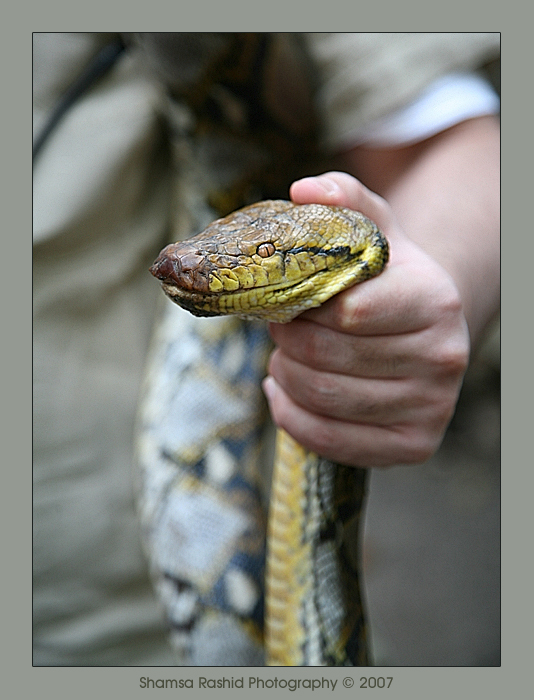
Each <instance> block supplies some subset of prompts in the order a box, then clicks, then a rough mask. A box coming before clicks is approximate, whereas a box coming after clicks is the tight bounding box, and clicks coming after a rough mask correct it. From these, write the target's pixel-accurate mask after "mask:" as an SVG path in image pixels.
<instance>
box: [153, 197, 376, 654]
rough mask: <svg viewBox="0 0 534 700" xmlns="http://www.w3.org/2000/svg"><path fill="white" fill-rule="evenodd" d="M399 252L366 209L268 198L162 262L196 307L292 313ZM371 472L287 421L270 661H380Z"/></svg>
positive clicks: (269, 589)
mask: <svg viewBox="0 0 534 700" xmlns="http://www.w3.org/2000/svg"><path fill="white" fill-rule="evenodd" d="M388 257H389V247H388V242H387V240H386V238H385V236H384V235H383V234H382V232H381V231H380V230H379V229H378V227H377V226H376V224H375V223H374V222H372V221H371V220H370V219H368V218H367V217H365V216H364V215H363V214H362V213H360V212H357V211H353V210H351V209H348V208H345V207H338V206H327V205H321V204H295V203H292V202H289V201H286V200H264V201H260V202H257V203H255V204H251V205H248V206H245V207H243V208H241V209H239V210H237V211H235V212H233V213H231V214H229V215H227V216H225V217H223V218H220V219H217V220H215V221H214V222H212V223H211V224H210V225H208V226H207V227H206V228H205V230H203V231H202V232H201V233H199V234H197V235H195V236H192V237H191V238H188V239H186V240H184V241H180V242H178V243H172V244H169V245H167V246H166V247H165V248H164V249H163V250H162V251H161V253H160V254H159V256H158V257H157V259H156V260H155V262H154V264H153V265H152V267H151V268H150V272H151V273H152V275H154V277H156V278H157V279H158V280H159V281H160V282H161V286H162V289H163V292H164V293H165V295H166V296H167V297H168V298H169V299H170V300H171V301H173V302H174V303H175V304H177V305H178V306H180V307H182V308H183V309H185V310H187V311H188V312H190V313H191V314H193V316H199V317H211V316H236V317H238V318H240V319H245V320H247V321H254V322H258V321H264V322H265V321H268V322H275V323H288V322H290V321H292V320H293V319H294V318H295V317H297V316H298V315H299V314H301V313H302V312H303V311H305V310H307V309H311V308H315V307H318V306H320V305H321V304H323V303H324V302H325V301H327V300H328V299H330V298H331V297H332V296H334V295H336V294H338V293H339V292H341V291H343V290H345V289H347V288H349V287H351V286H352V285H354V284H357V283H360V282H363V281H365V280H367V279H369V278H371V277H374V276H376V275H378V274H380V273H381V272H382V271H383V269H384V267H385V266H386V263H387V261H388ZM366 474H367V470H366V469H364V468H360V467H357V466H347V465H344V464H337V463H334V462H331V461H329V460H327V459H325V458H323V457H321V456H320V455H318V454H315V453H313V452H311V451H310V450H308V449H306V448H304V447H303V446H302V445H300V444H299V443H298V442H297V441H296V440H294V439H293V438H292V437H291V436H290V435H289V434H288V433H287V432H286V431H284V430H283V429H281V428H278V429H277V434H276V450H275V458H274V469H273V477H272V486H271V494H270V503H269V514H268V523H267V556H266V573H265V622H264V624H265V634H264V641H263V643H264V645H265V655H266V664H267V665H270V666H365V665H369V651H368V634H367V625H366V621H365V615H364V606H363V603H362V595H361V584H360V580H359V578H360V575H359V565H358V562H357V561H354V557H353V556H352V555H351V548H350V547H349V541H350V540H351V539H352V541H354V538H356V537H358V524H359V522H360V519H361V513H362V509H363V505H364V499H365V491H366ZM195 488H198V484H197V486H196V487H195ZM199 488H202V482H201V481H200V487H199ZM176 585H178V583H177V584H176ZM180 585H182V586H183V584H180ZM244 622H246V621H244Z"/></svg>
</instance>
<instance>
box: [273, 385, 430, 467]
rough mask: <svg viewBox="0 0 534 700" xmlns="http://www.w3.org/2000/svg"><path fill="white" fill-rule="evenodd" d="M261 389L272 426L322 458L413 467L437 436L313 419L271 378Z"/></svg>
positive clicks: (402, 428)
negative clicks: (262, 389) (282, 430)
mask: <svg viewBox="0 0 534 700" xmlns="http://www.w3.org/2000/svg"><path fill="white" fill-rule="evenodd" d="M263 388H264V391H265V394H266V396H267V398H268V401H269V407H270V410H271V414H272V416H273V420H274V422H275V423H276V425H277V426H278V427H280V428H283V429H284V430H286V431H287V432H288V433H289V434H290V435H291V436H292V437H293V438H294V439H295V440H297V442H299V443H300V444H301V445H303V446H304V447H306V448H307V449H309V450H311V451H313V452H316V453H317V454H319V455H321V456H322V457H324V458H326V459H330V460H332V461H334V462H339V463H340V464H347V465H349V466H359V467H386V466H392V465H394V464H417V463H420V462H423V461H425V460H426V459H428V458H429V457H430V455H432V454H433V452H434V451H435V449H436V448H437V445H438V444H439V437H433V436H432V435H431V434H430V433H429V432H428V431H419V430H417V429H416V428H415V427H414V426H411V425H402V426H396V427H383V426H376V425H358V424H354V423H347V422H344V421H340V420H336V419H332V418H325V417H322V416H315V415H313V414H311V413H309V412H308V411H306V410H305V409H304V408H302V407H301V406H299V405H298V404H296V403H294V402H293V401H292V400H291V399H290V398H289V397H288V396H287V394H286V393H285V392H284V391H283V389H282V388H281V387H280V386H279V385H278V384H277V382H276V381H275V379H274V378H273V377H268V378H267V379H266V380H264V383H263Z"/></svg>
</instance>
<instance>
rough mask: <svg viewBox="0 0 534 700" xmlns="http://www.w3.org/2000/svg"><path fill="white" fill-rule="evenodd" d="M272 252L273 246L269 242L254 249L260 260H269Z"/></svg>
mask: <svg viewBox="0 0 534 700" xmlns="http://www.w3.org/2000/svg"><path fill="white" fill-rule="evenodd" d="M274 251H275V248H274V245H273V244H272V243H270V242H267V243H260V245H259V246H258V247H257V249H256V253H257V254H258V255H259V256H260V257H261V258H269V257H270V256H271V255H274Z"/></svg>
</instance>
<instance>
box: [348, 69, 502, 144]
mask: <svg viewBox="0 0 534 700" xmlns="http://www.w3.org/2000/svg"><path fill="white" fill-rule="evenodd" d="M499 107H500V100H499V97H498V95H497V93H496V92H495V90H494V89H493V87H492V85H491V84H490V83H489V82H488V81H487V80H485V79H484V78H483V77H481V76H480V75H477V74H476V73H454V74H449V75H446V76H443V77H442V78H438V79H437V80H435V81H434V82H433V83H432V84H431V85H430V86H429V87H428V89H427V90H426V91H425V92H424V93H423V94H422V95H421V97H419V98H418V99H417V100H416V101H415V102H412V104H410V105H408V106H407V107H403V108H402V109H399V110H398V111H396V112H394V113H393V114H391V115H389V116H387V117H385V118H384V119H380V120H377V121H375V122H373V123H372V124H369V125H367V126H365V127H364V128H362V129H357V130H355V131H353V132H351V133H350V134H347V135H346V136H345V138H344V139H343V141H344V144H345V145H346V146H348V145H350V146H356V145H366V146H377V147H388V146H389V147H395V146H407V145H409V144H412V143H417V142H418V141H423V140H424V139H427V138H429V137H430V136H434V134H437V133H439V132H440V131H443V130H444V129H448V128H449V127H451V126H454V125H455V124H459V123H460V122H462V121H465V120H466V119H473V118H474V117H480V116H484V115H488V114H497V113H498V112H499Z"/></svg>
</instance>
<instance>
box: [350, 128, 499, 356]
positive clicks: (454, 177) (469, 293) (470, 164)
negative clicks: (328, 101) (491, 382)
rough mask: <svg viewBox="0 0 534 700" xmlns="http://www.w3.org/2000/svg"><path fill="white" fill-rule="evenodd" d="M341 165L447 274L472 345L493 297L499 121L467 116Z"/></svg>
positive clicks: (364, 151)
mask: <svg viewBox="0 0 534 700" xmlns="http://www.w3.org/2000/svg"><path fill="white" fill-rule="evenodd" d="M345 166H346V169H347V171H348V172H350V173H351V174H353V175H355V176H356V177H358V178H359V179H361V181H362V182H364V183H365V184H366V185H367V186H368V187H369V188H370V189H372V190H374V191H376V192H378V193H379V194H380V195H382V196H383V197H384V198H385V199H387V200H388V202H389V204H390V205H391V207H392V208H393V210H394V212H395V214H396V216H397V218H398V220H399V222H400V224H401V226H402V227H403V229H404V231H405V232H406V233H407V234H408V236H409V237H410V238H411V239H412V240H413V241H414V242H416V243H417V244H418V245H420V246H421V247H422V248H423V249H424V250H425V251H426V252H427V253H428V254H430V255H431V256H432V257H433V258H434V259H435V260H436V261H437V262H438V263H439V264H440V265H441V266H442V267H443V268H445V269H446V270H447V272H449V274H450V275H451V276H452V278H453V279H454V281H455V283H456V285H457V287H458V290H459V292H460V295H461V297H462V302H463V307H464V313H465V317H466V320H467V323H468V326H469V331H470V336H471V342H472V344H473V345H476V343H477V342H478V341H479V339H480V337H481V335H482V333H483V331H484V329H485V328H486V326H487V325H488V323H489V322H490V321H491V320H492V318H493V317H494V315H495V313H496V310H497V308H498V302H499V264H500V263H499V246H500V241H499V196H500V192H499V126H498V122H497V120H496V119H495V118H493V117H483V118H479V119H473V120H470V121H467V122H463V123H462V124H459V125H457V126H456V127H453V128H452V129H449V130H447V131H446V132H443V133H441V134H438V135H437V136H435V137H433V138H431V139H428V140H427V141H424V142H423V143H421V144H417V145H415V146H410V147H407V148H402V149H372V148H362V147H358V148H355V149H353V150H351V151H349V152H347V153H346V154H345Z"/></svg>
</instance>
